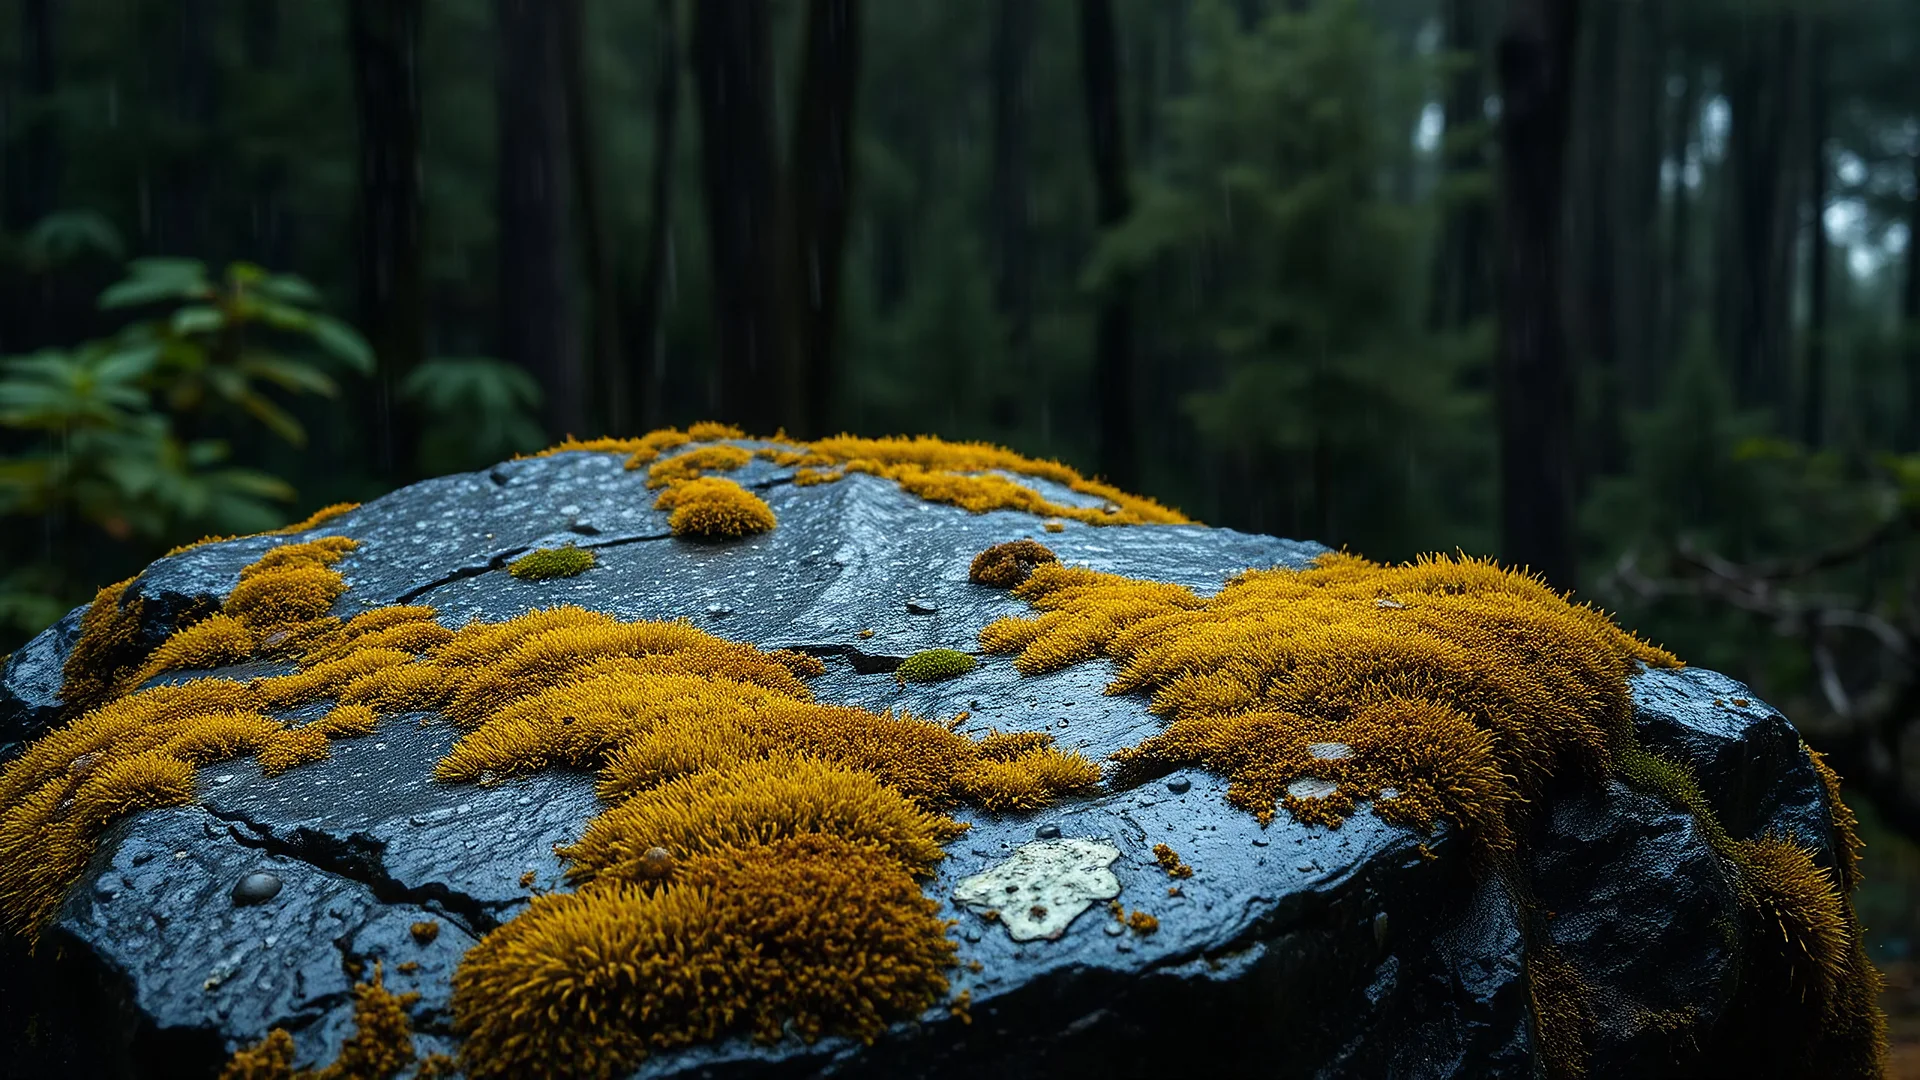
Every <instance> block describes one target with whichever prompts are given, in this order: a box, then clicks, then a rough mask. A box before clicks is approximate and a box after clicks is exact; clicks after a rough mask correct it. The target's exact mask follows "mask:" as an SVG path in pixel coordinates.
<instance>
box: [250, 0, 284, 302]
mask: <svg viewBox="0 0 1920 1080" xmlns="http://www.w3.org/2000/svg"><path fill="white" fill-rule="evenodd" d="M242 18H243V21H242V23H241V27H240V29H241V39H242V43H243V44H244V46H245V47H246V56H247V67H248V68H250V69H252V70H253V71H254V72H255V73H256V74H257V75H262V76H270V75H272V74H273V73H274V72H277V71H278V70H279V69H280V66H281V64H283V63H284V62H285V61H284V59H283V58H282V55H281V53H282V49H281V48H280V0H253V2H252V3H249V4H247V6H246V8H245V9H244V11H243V16H242ZM286 187H287V158H286V155H284V154H281V153H274V154H273V155H271V156H270V157H268V158H267V159H266V160H265V161H262V162H261V163H260V164H259V166H258V167H257V168H256V169H255V171H254V174H253V177H252V182H251V185H250V189H249V191H248V202H249V203H250V204H251V205H250V206H249V207H248V214H247V217H248V225H249V230H250V232H251V233H252V235H253V250H251V251H249V252H247V253H246V255H247V257H248V258H250V259H252V260H254V261H255V262H258V263H259V264H261V265H262V266H266V267H268V268H270V269H274V270H291V269H293V266H294V262H295V260H294V255H293V235H292V232H291V226H292V219H291V218H290V217H289V216H288V214H287V212H286V206H285V198H286Z"/></svg>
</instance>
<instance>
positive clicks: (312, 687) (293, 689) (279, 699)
mask: <svg viewBox="0 0 1920 1080" xmlns="http://www.w3.org/2000/svg"><path fill="white" fill-rule="evenodd" d="M412 660H413V654H412V653H410V652H407V651H406V650H404V649H378V648H367V649H357V650H354V651H352V652H348V653H346V654H344V655H342V656H341V657H340V658H339V659H337V660H328V661H327V662H325V663H323V664H315V665H314V666H312V667H310V668H307V669H305V670H304V671H296V672H294V673H293V674H291V675H276V676H274V677H273V678H270V679H259V680H256V681H255V682H254V684H253V687H254V689H255V690H256V691H257V692H258V693H259V694H260V700H262V701H264V702H265V703H266V704H267V705H268V706H269V707H271V708H276V709H287V708H292V707H293V706H295V705H304V704H306V703H307V702H309V701H318V700H319V699H321V698H328V697H337V696H338V695H339V694H340V693H341V691H343V690H345V689H346V687H347V685H348V684H349V683H351V682H353V681H354V680H355V679H357V678H359V677H361V676H363V675H367V674H369V673H371V672H374V671H378V670H380V669H381V668H388V667H395V666H397V665H400V664H405V663H408V662H410V661H412Z"/></svg>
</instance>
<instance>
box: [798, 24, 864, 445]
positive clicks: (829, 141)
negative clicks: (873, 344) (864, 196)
mask: <svg viewBox="0 0 1920 1080" xmlns="http://www.w3.org/2000/svg"><path fill="white" fill-rule="evenodd" d="M805 49H806V52H805V55H804V61H803V66H802V69H801V77H800V104H799V110H800V111H799V115H798V116H797V117H796V118H795V120H794V125H793V156H792V169H791V176H790V181H791V185H792V186H791V189H790V190H791V198H792V203H791V206H790V213H789V214H788V216H787V222H788V224H789V226H790V227H791V229H792V247H791V251H792V254H793V260H794V261H793V274H794V276H793V279H792V281H791V282H790V286H789V287H790V288H791V290H792V291H791V293H790V294H789V295H790V296H791V297H792V298H793V300H794V301H795V305H794V307H795V316H796V318H795V321H796V323H797V327H796V329H797V331H798V344H799V356H798V360H799V368H800V385H801V387H802V395H801V399H800V402H799V404H800V406H801V409H800V412H799V414H798V416H797V421H798V425H797V426H798V433H799V434H802V435H804V436H807V437H818V436H822V435H828V434H831V433H832V431H833V430H835V429H834V427H833V425H834V423H835V421H836V420H837V413H838V411H839V410H838V409H837V408H836V407H835V402H837V401H838V400H839V396H840V395H839V389H840V378H839V374H840V359H839V351H838V341H837V332H838V330H839V324H840V282H841V278H842V272H843V270H844V267H845V262H846V256H845V252H846V246H847V220H848V217H849V210H850V208H851V206H852V202H851V199H852V193H853V104H854V92H855V90H856V88H857V87H858V86H859V82H860V3H859V0H808V4H807V31H806V42H805Z"/></svg>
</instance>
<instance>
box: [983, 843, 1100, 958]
mask: <svg viewBox="0 0 1920 1080" xmlns="http://www.w3.org/2000/svg"><path fill="white" fill-rule="evenodd" d="M1119 857H1120V849H1119V848H1116V847H1114V846H1113V845H1111V844H1107V843H1102V842H1101V841H1098V840H1084V839H1078V838H1068V839H1062V840H1035V841H1033V842H1031V843H1027V844H1023V845H1021V846H1020V847H1019V848H1018V849H1016V850H1015V851H1014V853H1013V855H1012V856H1011V857H1009V858H1008V859H1006V860H1005V861H1003V862H1000V863H998V864H996V865H994V866H992V867H990V868H988V869H987V870H985V871H983V872H981V873H978V874H975V875H973V876H972V877H967V878H962V879H961V880H960V882H959V883H958V884H956V885H955V886H954V888H953V898H954V900H955V902H957V903H958V904H960V906H962V907H964V908H966V909H967V910H969V911H971V912H973V913H974V914H976V915H980V916H982V917H983V918H984V917H989V916H988V914H987V913H988V912H998V913H999V917H998V920H997V921H998V922H999V923H1000V924H1001V925H1002V926H1004V927H1006V929H1007V936H1009V937H1011V938H1012V939H1013V940H1015V941H1037V940H1041V939H1046V940H1049V941H1053V940H1058V939H1059V938H1060V937H1061V936H1062V935H1064V934H1065V933H1066V932H1067V926H1068V924H1070V923H1072V922H1073V920H1074V919H1075V918H1077V917H1078V916H1079V915H1080V913H1081V912H1083V911H1085V910H1087V909H1088V908H1090V907H1092V906H1093V905H1094V904H1095V903H1097V902H1099V901H1102V900H1111V899H1113V898H1114V897H1116V896H1119V895H1120V879H1119V878H1117V877H1115V876H1114V874H1113V871H1112V870H1110V869H1108V867H1110V866H1112V865H1113V861H1114V860H1115V859H1118V858H1119Z"/></svg>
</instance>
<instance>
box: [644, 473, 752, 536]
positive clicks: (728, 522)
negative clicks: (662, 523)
mask: <svg viewBox="0 0 1920 1080" xmlns="http://www.w3.org/2000/svg"><path fill="white" fill-rule="evenodd" d="M653 508H654V509H656V510H669V511H672V513H671V514H669V515H668V517H667V527H668V528H670V529H672V530H673V535H675V536H678V537H682V538H684V539H688V540H733V539H736V538H739V537H742V536H752V535H753V534H755V533H763V532H768V531H770V530H772V528H773V527H774V525H775V524H777V522H776V521H775V519H774V516H773V508H772V507H770V506H768V505H767V502H766V500H765V499H762V498H761V497H760V496H758V495H755V494H754V493H753V492H751V491H748V490H747V489H746V488H743V487H741V486H740V485H739V484H736V483H734V482H733V481H731V480H728V479H725V478H723V477H718V476H701V477H695V478H694V479H691V480H682V481H679V482H677V483H674V484H670V485H668V486H667V489H666V490H665V491H662V492H661V493H660V497H659V498H657V499H655V500H654V501H653Z"/></svg>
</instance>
